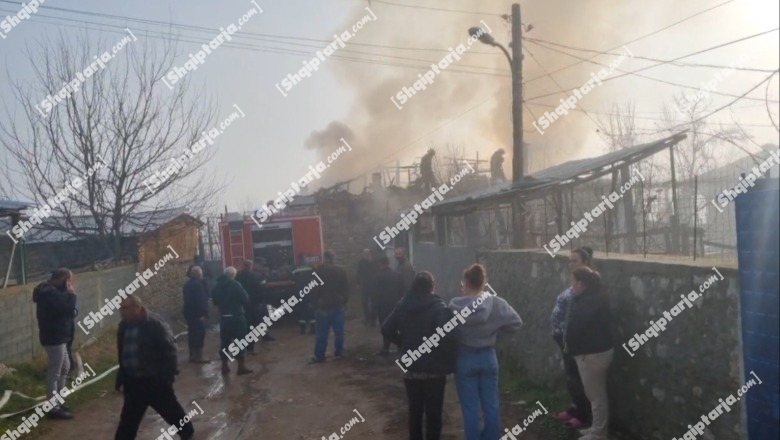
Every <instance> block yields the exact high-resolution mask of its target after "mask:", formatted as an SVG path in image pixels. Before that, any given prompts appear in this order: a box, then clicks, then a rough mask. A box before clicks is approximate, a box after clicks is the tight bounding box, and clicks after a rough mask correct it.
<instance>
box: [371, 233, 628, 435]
mask: <svg viewBox="0 0 780 440" xmlns="http://www.w3.org/2000/svg"><path fill="white" fill-rule="evenodd" d="M396 259H397V260H398V264H397V269H396V270H393V269H390V268H389V264H388V260H387V258H385V257H380V258H379V259H378V264H376V265H374V260H373V258H372V256H371V253H370V252H369V251H368V250H366V251H364V256H363V259H361V261H360V263H359V264H358V268H357V280H358V283H359V284H360V286H359V287H360V291H361V294H362V299H363V311H364V319H365V323H366V325H367V326H371V327H373V326H374V325H375V322H376V320H377V318H379V323H380V325H381V333H382V337H383V346H382V349H381V350H380V351H379V352H378V353H377V354H378V355H388V354H390V346H391V344H395V345H396V346H397V354H398V359H399V360H401V359H402V356H403V355H404V354H405V353H408V352H411V351H414V350H417V349H418V347H420V348H421V347H422V346H421V342H423V341H425V340H427V339H429V338H431V337H432V335H435V334H436V333H437V331H438V332H439V334H443V335H444V336H443V337H441V338H437V343H436V347H435V348H431V349H430V352H426V353H425V354H423V355H421V356H420V357H419V359H415V360H414V362H412V363H411V365H409V366H408V369H407V370H406V371H405V372H404V384H405V387H406V393H407V400H408V405H409V426H408V428H409V439H410V440H422V439H427V440H438V439H439V438H440V436H441V430H442V410H443V405H444V390H445V384H446V377H447V375H449V374H453V373H454V379H455V385H456V389H457V393H458V398H459V401H460V406H461V412H462V416H463V426H464V435H465V438H466V440H500V439H501V440H504V439H509V438H514V437H512V436H511V433H510V432H509V430H507V429H504V430H503V431H502V429H501V417H500V411H499V384H498V377H499V375H498V370H499V368H498V360H497V356H496V351H495V343H496V339H497V336H498V335H500V334H502V333H512V332H515V331H517V330H519V329H520V327H521V326H522V320H521V318H520V316H519V315H518V313H517V312H516V311H515V310H514V309H513V308H512V306H510V305H509V304H508V303H507V302H506V301H505V300H504V299H502V298H500V297H497V296H493V295H492V294H490V293H488V292H487V291H486V289H485V286H486V284H487V271H486V270H485V268H484V267H483V266H482V265H479V264H474V265H471V266H470V267H468V268H467V269H466V270H465V271H464V272H463V278H462V280H461V292H460V295H459V296H456V297H454V298H452V299H450V301H449V304H448V303H447V302H446V301H445V300H444V298H442V297H439V296H437V295H436V294H435V293H434V288H435V282H434V279H433V276H432V275H431V274H430V273H428V272H419V273H417V274H415V275H413V276H410V275H406V276H404V272H405V273H407V274H414V269H412V268H411V265H409V264H408V261H406V259H405V257H404V255H403V251H402V250H396ZM592 263H593V251H592V249H590V248H588V247H583V248H579V249H575V250H574V251H572V253H571V257H570V260H569V270H570V273H571V279H570V284H569V286H568V287H567V288H566V289H565V290H564V291H563V292H561V293H560V294H559V295H558V297H557V298H556V301H555V306H554V308H553V312H552V316H551V320H552V336H553V340H554V341H555V343H556V344H557V345H558V347H560V350H561V354H562V357H563V365H564V371H565V373H566V376H567V391H568V393H569V395H570V396H571V405H570V407H569V408H568V409H566V410H564V411H559V412H556V413H555V414H554V415H553V417H554V418H555V419H557V420H560V421H561V422H563V423H565V425H566V426H567V427H569V428H572V429H578V430H579V431H578V433H579V435H580V437H579V438H580V439H582V440H604V439H607V431H608V424H609V414H608V407H609V405H608V399H607V387H606V378H607V370H608V368H609V365H610V363H611V362H612V358H613V349H612V335H611V315H610V309H609V304H608V302H607V299H606V298H605V296H604V294H603V293H602V287H601V275H600V274H599V273H598V272H597V271H596V270H595V269H594V268H593V264H592ZM410 277H411V280H410ZM409 280H410V281H409ZM456 314H457V315H460V316H461V317H463V323H462V324H461V325H459V326H457V327H455V328H454V329H453V330H452V331H449V332H447V333H443V332H442V331H441V328H443V327H444V328H445V329H446V327H445V325H446V323H448V322H451V320H452V319H453V316H455V315H456ZM399 366H400V364H399ZM504 433H506V434H504ZM507 434H509V435H507Z"/></svg>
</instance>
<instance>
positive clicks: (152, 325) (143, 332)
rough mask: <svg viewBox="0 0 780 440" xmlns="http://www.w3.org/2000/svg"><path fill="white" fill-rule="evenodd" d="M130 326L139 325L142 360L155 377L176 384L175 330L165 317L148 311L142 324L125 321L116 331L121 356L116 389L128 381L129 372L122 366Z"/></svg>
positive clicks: (140, 355) (177, 371) (117, 345)
mask: <svg viewBox="0 0 780 440" xmlns="http://www.w3.org/2000/svg"><path fill="white" fill-rule="evenodd" d="M130 325H138V326H139V334H138V343H139V349H138V350H139V357H140V359H141V363H142V364H143V365H144V366H145V368H148V369H149V370H151V371H154V372H155V376H154V378H155V379H157V380H159V381H161V382H163V383H173V380H174V377H175V376H176V375H177V374H179V370H178V368H177V358H176V340H175V339H174V338H173V332H171V329H170V327H168V324H166V323H165V322H164V321H163V320H162V318H161V317H160V316H159V315H157V314H155V313H152V312H149V311H147V312H146V317H145V318H144V319H143V320H142V321H141V322H139V323H137V324H136V323H133V324H128V323H127V322H125V321H122V322H120V323H119V330H118V331H117V333H116V348H117V353H118V356H117V357H118V358H119V371H118V373H117V375H116V387H115V388H116V389H117V390H118V389H119V388H120V387H121V386H122V385H124V383H125V378H126V377H127V373H126V372H125V370H124V367H123V366H122V349H123V348H124V337H125V331H126V330H127V328H128V326H130Z"/></svg>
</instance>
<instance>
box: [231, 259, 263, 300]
mask: <svg viewBox="0 0 780 440" xmlns="http://www.w3.org/2000/svg"><path fill="white" fill-rule="evenodd" d="M236 281H238V283H239V284H241V287H243V288H244V290H246V293H247V295H249V305H250V306H251V307H252V308H253V309H258V308H259V307H260V305H261V304H263V280H262V278H260V274H258V273H255V272H252V271H248V270H246V269H242V270H240V271H238V274H236Z"/></svg>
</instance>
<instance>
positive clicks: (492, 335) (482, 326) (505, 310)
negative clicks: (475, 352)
mask: <svg viewBox="0 0 780 440" xmlns="http://www.w3.org/2000/svg"><path fill="white" fill-rule="evenodd" d="M478 298H480V296H457V297H455V298H452V300H451V301H450V309H452V310H453V311H454V312H455V313H460V311H461V310H463V309H464V308H466V307H468V308H469V310H471V314H469V315H468V316H465V317H464V320H465V321H466V322H465V323H464V324H460V325H459V326H458V327H459V330H458V331H459V332H460V344H461V345H465V346H467V347H475V348H480V347H492V346H493V345H495V344H496V336H497V335H498V333H499V332H509V333H511V332H515V331H517V330H520V327H522V326H523V320H522V319H521V318H520V315H518V314H517V312H516V311H515V309H513V308H512V306H510V305H509V303H507V302H506V301H505V300H504V299H503V298H499V297H497V296H493V295H492V294H490V293H485V292H483V293H482V295H481V298H484V301H483V302H482V304H477V299H478ZM461 316H463V314H462V313H461Z"/></svg>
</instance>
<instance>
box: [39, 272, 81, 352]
mask: <svg viewBox="0 0 780 440" xmlns="http://www.w3.org/2000/svg"><path fill="white" fill-rule="evenodd" d="M33 302H35V303H36V310H35V316H36V317H37V318H38V337H39V340H40V342H41V345H59V344H67V343H68V342H70V341H71V340H72V339H73V331H74V324H73V318H74V317H75V316H76V295H71V294H69V293H68V292H67V291H66V290H64V289H59V288H57V287H55V286H54V285H52V284H49V282H48V281H47V282H44V283H41V284H38V286H37V287H35V289H33Z"/></svg>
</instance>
